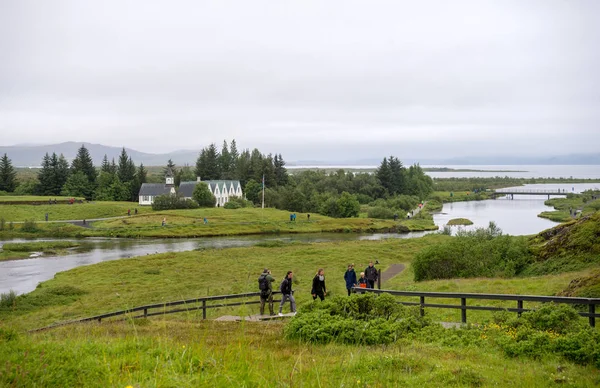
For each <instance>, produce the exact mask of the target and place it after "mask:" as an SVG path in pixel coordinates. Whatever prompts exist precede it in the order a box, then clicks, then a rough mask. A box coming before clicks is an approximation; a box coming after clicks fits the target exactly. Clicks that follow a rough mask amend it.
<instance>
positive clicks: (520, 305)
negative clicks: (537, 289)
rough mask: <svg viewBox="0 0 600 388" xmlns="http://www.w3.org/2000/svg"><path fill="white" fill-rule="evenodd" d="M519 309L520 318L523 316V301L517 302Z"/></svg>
mask: <svg viewBox="0 0 600 388" xmlns="http://www.w3.org/2000/svg"><path fill="white" fill-rule="evenodd" d="M517 308H518V309H519V311H518V312H517V314H518V316H519V317H520V316H521V312H522V311H521V310H523V301H522V300H521V299H519V300H517Z"/></svg>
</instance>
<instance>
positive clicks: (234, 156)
mask: <svg viewBox="0 0 600 388" xmlns="http://www.w3.org/2000/svg"><path fill="white" fill-rule="evenodd" d="M239 157H240V154H239V153H238V149H237V144H236V142H235V139H233V140H232V141H231V144H230V145H229V159H230V164H229V171H230V173H231V175H232V177H233V178H232V179H236V178H237V179H239V178H240V176H239V175H238V169H237V164H238V158H239Z"/></svg>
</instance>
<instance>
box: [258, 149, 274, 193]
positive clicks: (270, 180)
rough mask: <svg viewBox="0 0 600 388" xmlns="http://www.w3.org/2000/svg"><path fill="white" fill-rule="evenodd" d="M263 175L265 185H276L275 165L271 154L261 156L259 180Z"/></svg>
mask: <svg viewBox="0 0 600 388" xmlns="http://www.w3.org/2000/svg"><path fill="white" fill-rule="evenodd" d="M263 177H264V179H265V186H267V187H275V186H276V185H277V178H276V175H275V166H274V165H273V156H272V155H271V154H269V155H267V157H265V158H263V163H262V177H261V180H262V178H263Z"/></svg>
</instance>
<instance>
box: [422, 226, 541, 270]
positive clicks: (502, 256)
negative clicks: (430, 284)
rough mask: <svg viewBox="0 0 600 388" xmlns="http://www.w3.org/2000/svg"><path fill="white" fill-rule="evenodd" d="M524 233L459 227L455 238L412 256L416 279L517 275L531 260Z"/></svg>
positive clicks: (494, 227) (495, 228)
mask: <svg viewBox="0 0 600 388" xmlns="http://www.w3.org/2000/svg"><path fill="white" fill-rule="evenodd" d="M532 260H533V259H532V255H531V253H530V252H529V245H528V241H527V238H525V237H512V236H503V235H502V231H501V230H500V229H499V228H498V227H497V226H496V225H495V224H494V223H491V222H490V226H489V227H488V228H478V229H476V230H474V231H462V230H460V231H458V233H457V235H456V237H455V238H453V239H451V240H448V241H447V242H445V243H442V244H437V245H433V246H430V247H427V248H425V249H423V250H422V251H420V252H419V253H417V255H416V256H415V259H414V260H413V270H414V278H415V280H416V281H421V280H429V279H450V278H460V277H463V278H464V277H477V276H486V277H494V276H514V275H516V274H519V273H521V272H522V271H523V270H524V269H525V267H526V266H527V265H528V264H529V263H531V262H532Z"/></svg>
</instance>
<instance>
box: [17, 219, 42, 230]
mask: <svg viewBox="0 0 600 388" xmlns="http://www.w3.org/2000/svg"><path fill="white" fill-rule="evenodd" d="M21 231H22V232H28V233H35V232H37V231H38V227H37V224H36V223H35V221H34V220H26V221H25V222H23V225H22V226H21Z"/></svg>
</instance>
